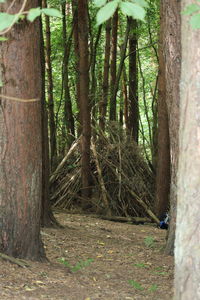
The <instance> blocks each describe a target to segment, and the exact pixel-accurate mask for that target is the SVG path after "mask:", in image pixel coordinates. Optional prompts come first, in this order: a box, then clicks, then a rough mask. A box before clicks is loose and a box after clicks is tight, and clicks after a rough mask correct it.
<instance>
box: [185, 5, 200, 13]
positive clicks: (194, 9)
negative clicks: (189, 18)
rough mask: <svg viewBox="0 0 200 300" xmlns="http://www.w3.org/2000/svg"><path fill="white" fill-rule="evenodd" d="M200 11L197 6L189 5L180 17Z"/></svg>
mask: <svg viewBox="0 0 200 300" xmlns="http://www.w3.org/2000/svg"><path fill="white" fill-rule="evenodd" d="M198 10H200V6H199V5H197V4H190V5H188V6H186V8H185V9H184V10H183V11H182V15H191V14H193V13H194V12H196V11H198Z"/></svg>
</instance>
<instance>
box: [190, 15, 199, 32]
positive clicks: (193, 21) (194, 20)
mask: <svg viewBox="0 0 200 300" xmlns="http://www.w3.org/2000/svg"><path fill="white" fill-rule="evenodd" d="M190 24H191V26H192V28H193V29H199V28H200V14H197V15H194V16H192V17H191V18H190Z"/></svg>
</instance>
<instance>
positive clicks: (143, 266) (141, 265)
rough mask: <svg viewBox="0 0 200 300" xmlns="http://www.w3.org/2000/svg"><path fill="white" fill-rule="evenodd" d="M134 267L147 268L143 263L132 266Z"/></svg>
mask: <svg viewBox="0 0 200 300" xmlns="http://www.w3.org/2000/svg"><path fill="white" fill-rule="evenodd" d="M134 266H135V267H138V268H147V266H146V265H145V264H144V263H138V264H134Z"/></svg>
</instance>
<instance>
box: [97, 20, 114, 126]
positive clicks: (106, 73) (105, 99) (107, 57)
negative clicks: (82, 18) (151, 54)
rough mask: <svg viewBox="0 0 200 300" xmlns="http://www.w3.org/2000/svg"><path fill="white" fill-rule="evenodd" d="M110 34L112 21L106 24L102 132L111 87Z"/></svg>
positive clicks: (100, 107)
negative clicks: (109, 87)
mask: <svg viewBox="0 0 200 300" xmlns="http://www.w3.org/2000/svg"><path fill="white" fill-rule="evenodd" d="M110 32H111V21H110V20H108V21H107V23H106V43H105V57H104V72H103V87H102V88H103V91H102V100H101V102H100V103H99V126H100V128H101V130H103V131H104V130H105V119H106V110H107V104H108V86H109V69H110Z"/></svg>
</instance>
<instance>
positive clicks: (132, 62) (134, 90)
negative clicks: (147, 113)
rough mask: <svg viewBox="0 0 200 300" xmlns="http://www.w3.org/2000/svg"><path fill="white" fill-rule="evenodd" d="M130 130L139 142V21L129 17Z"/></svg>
mask: <svg viewBox="0 0 200 300" xmlns="http://www.w3.org/2000/svg"><path fill="white" fill-rule="evenodd" d="M129 23H130V34H129V122H128V124H129V131H130V133H131V135H132V137H133V139H134V141H135V142H136V143H138V130H139V108H138V72H137V51H136V50H137V33H136V30H137V21H136V20H133V19H132V18H130V19H129Z"/></svg>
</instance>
